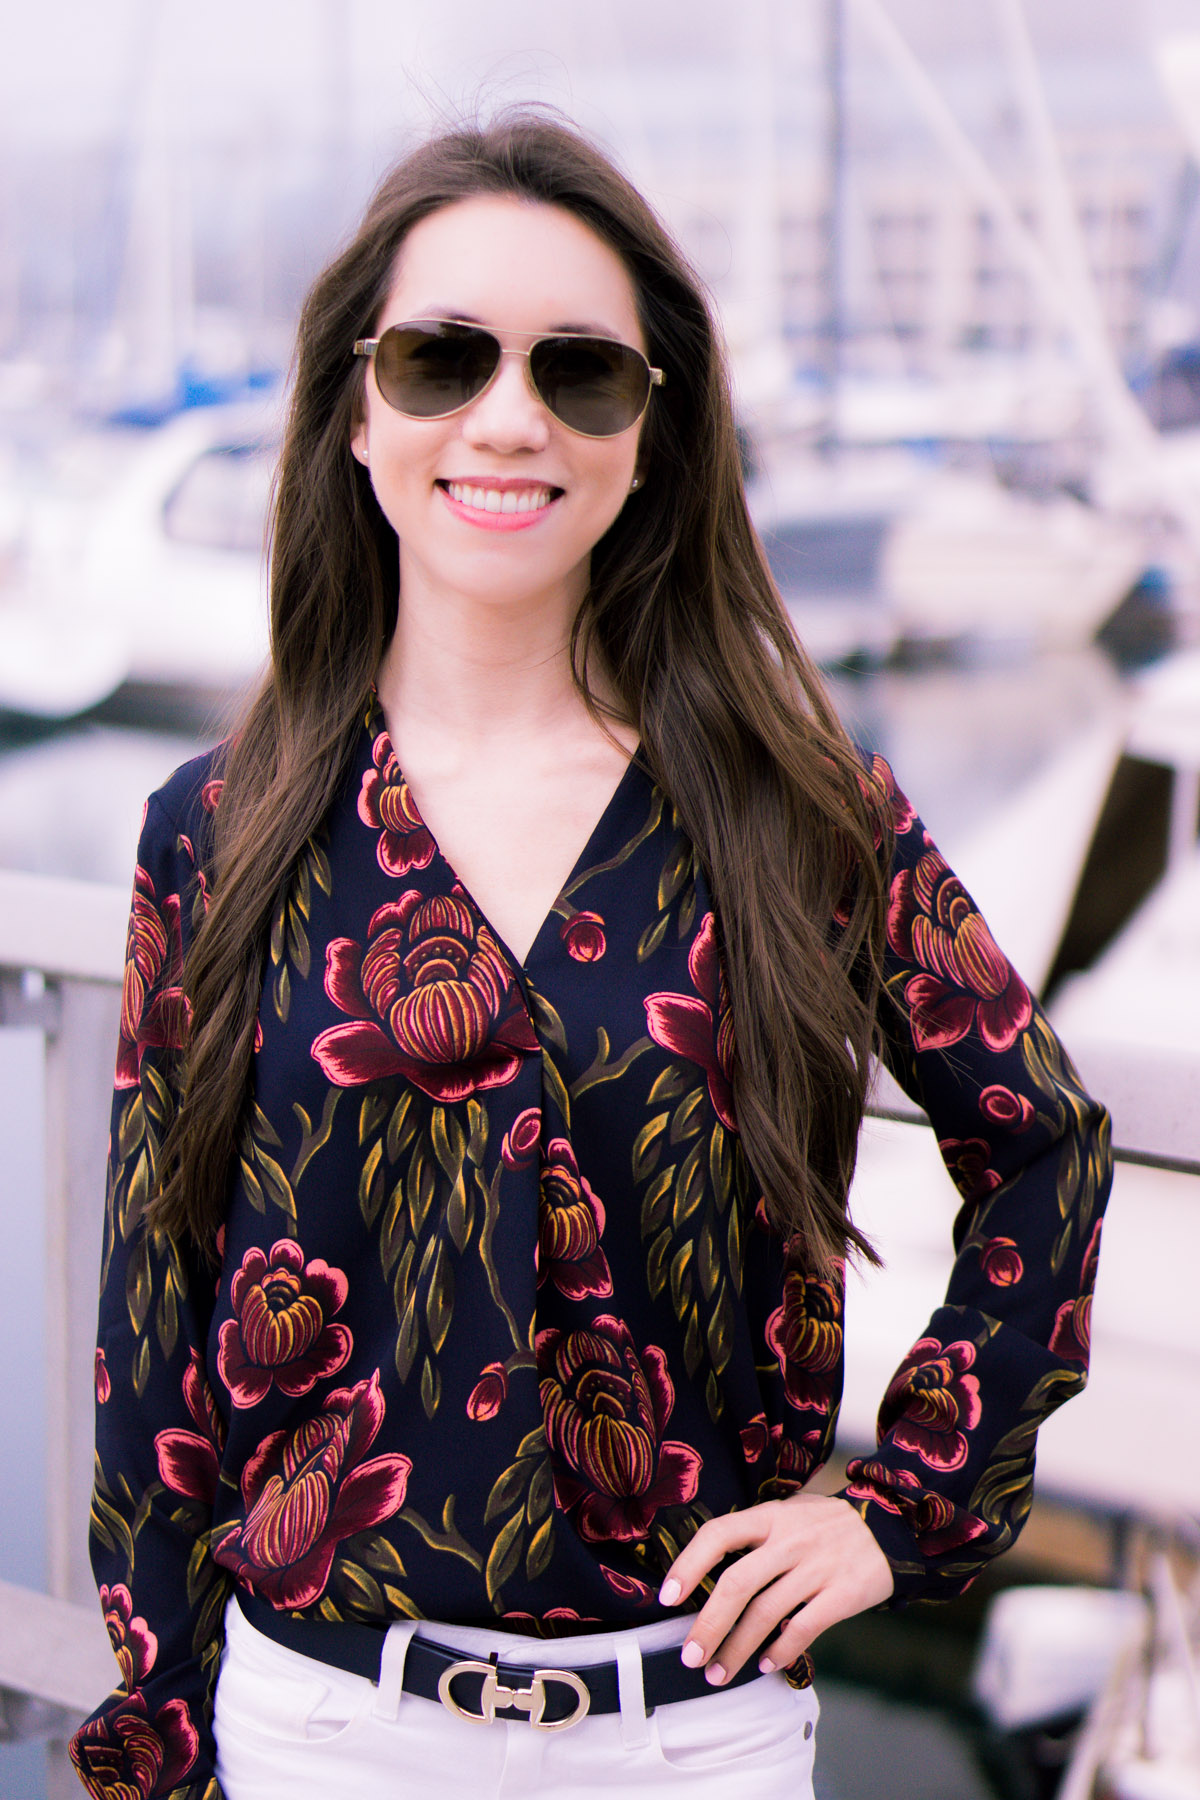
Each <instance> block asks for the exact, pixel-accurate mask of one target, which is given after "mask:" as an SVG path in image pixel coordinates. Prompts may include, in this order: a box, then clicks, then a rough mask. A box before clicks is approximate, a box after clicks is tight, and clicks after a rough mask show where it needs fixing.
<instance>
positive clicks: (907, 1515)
mask: <svg viewBox="0 0 1200 1800" xmlns="http://www.w3.org/2000/svg"><path fill="white" fill-rule="evenodd" d="M849 1469H853V1470H854V1471H855V1472H856V1476H857V1478H856V1479H855V1480H854V1481H850V1482H848V1483H847V1484H846V1492H847V1493H848V1494H853V1495H854V1496H855V1498H856V1499H859V1500H874V1501H875V1503H876V1505H877V1506H882V1507H883V1509H884V1511H885V1512H890V1513H895V1514H896V1515H897V1517H899V1518H903V1519H904V1520H905V1522H906V1523H907V1525H908V1527H909V1529H910V1530H911V1532H912V1534H913V1536H914V1537H915V1539H916V1541H917V1548H918V1549H919V1550H920V1551H921V1553H922V1555H923V1556H940V1555H942V1554H944V1553H945V1552H946V1551H948V1550H960V1549H961V1548H962V1546H963V1545H964V1544H969V1543H971V1542H972V1541H973V1539H975V1538H977V1537H982V1536H983V1534H984V1532H985V1531H986V1530H987V1526H986V1524H985V1523H984V1521H983V1520H982V1519H978V1518H976V1517H975V1515H974V1513H969V1512H966V1511H965V1510H964V1509H963V1508H962V1507H961V1506H955V1505H954V1504H953V1502H952V1501H950V1500H947V1499H946V1497H945V1495H944V1494H936V1493H931V1492H930V1490H929V1489H928V1488H924V1487H922V1486H921V1483H920V1481H919V1480H918V1479H917V1477H916V1476H915V1475H914V1474H913V1472H912V1470H911V1469H890V1468H889V1467H888V1466H887V1464H886V1463H881V1462H874V1461H871V1462H856V1463H852V1464H850V1465H849ZM848 1472H849V1470H848Z"/></svg>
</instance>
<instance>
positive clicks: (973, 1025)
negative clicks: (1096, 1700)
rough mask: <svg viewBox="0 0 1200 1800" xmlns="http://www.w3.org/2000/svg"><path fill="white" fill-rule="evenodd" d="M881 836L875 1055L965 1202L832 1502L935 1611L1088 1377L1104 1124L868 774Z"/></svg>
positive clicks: (886, 777) (895, 799)
mask: <svg viewBox="0 0 1200 1800" xmlns="http://www.w3.org/2000/svg"><path fill="white" fill-rule="evenodd" d="M875 775H876V778H877V780H878V781H879V783H880V785H881V786H882V788H883V791H884V792H885V793H886V795H887V797H888V800H889V803H890V806H891V811H892V818H893V823H894V829H895V851H894V857H893V861H892V867H891V871H890V876H889V890H888V910H887V948H886V960H885V986H886V994H887V998H885V999H884V1001H883V1004H882V1015H881V1016H882V1024H883V1029H884V1037H885V1044H884V1059H885V1061H886V1063H887V1066H888V1068H889V1069H890V1070H891V1072H892V1074H893V1075H894V1076H895V1077H896V1079H897V1080H898V1081H899V1082H900V1084H901V1085H902V1087H903V1088H904V1089H905V1091H906V1092H907V1093H908V1094H909V1095H910V1097H911V1098H912V1099H914V1100H915V1101H917V1103H918V1104H919V1105H920V1106H922V1107H923V1108H924V1110H925V1111H926V1113H927V1114H928V1116H929V1119H930V1122H931V1124H932V1126H933V1129H934V1130H935V1132H936V1133H937V1137H938V1144H939V1148H940V1150H941V1153H942V1157H943V1160H944V1161H945V1164H946V1167H947V1169H948V1170H949V1173H950V1176H951V1179H952V1180H953V1181H954V1184H955V1186H956V1187H957V1188H958V1191H959V1193H960V1195H961V1196H962V1206H961V1209H960V1211H959V1213H958V1216H957V1218H956V1220H955V1225H954V1250H955V1262H954V1268H953V1273H952V1274H951V1277H950V1284H949V1288H948V1290H947V1293H946V1299H945V1302H944V1304H943V1305H942V1306H941V1307H939V1308H938V1310H937V1311H936V1312H935V1313H934V1315H933V1317H932V1319H931V1320H930V1321H929V1324H928V1325H927V1326H926V1327H925V1330H924V1331H923V1332H922V1334H921V1335H920V1337H919V1338H918V1339H917V1341H916V1342H915V1343H914V1345H913V1347H912V1349H911V1350H910V1351H909V1353H908V1355H907V1356H906V1357H905V1359H904V1361H903V1362H902V1363H901V1365H900V1367H899V1368H898V1369H897V1371H896V1373H895V1375H894V1376H893V1377H892V1380H891V1383H890V1385H889V1387H888V1389H887V1392H886V1394H885V1396H884V1399H883V1404H882V1406H881V1408H880V1413H879V1422H878V1446H877V1448H876V1451H875V1453H874V1455H873V1456H871V1457H870V1458H864V1459H859V1460H855V1461H852V1462H851V1463H850V1464H849V1466H848V1477H849V1479H848V1485H847V1486H846V1488H845V1489H844V1490H843V1493H844V1497H845V1498H847V1499H849V1500H850V1501H851V1503H852V1504H853V1505H854V1506H855V1507H856V1508H857V1509H858V1510H859V1511H860V1512H861V1514H862V1516H863V1519H864V1520H865V1522H866V1524H867V1525H868V1526H869V1527H870V1529H871V1531H872V1533H873V1534H874V1536H875V1538H876V1540H877V1541H878V1543H879V1545H880V1547H881V1549H882V1550H883V1552H884V1554H885V1555H886V1557H887V1559H888V1561H889V1563H890V1564H891V1566H892V1571H893V1575H894V1577H895V1600H894V1602H893V1603H896V1602H901V1603H902V1602H903V1601H904V1600H907V1599H911V1598H915V1597H917V1596H923V1597H927V1598H949V1597H950V1596H952V1595H954V1594H957V1593H960V1592H961V1591H962V1590H963V1589H964V1588H966V1587H967V1586H968V1585H969V1583H970V1582H971V1581H972V1580H973V1578H974V1577H975V1576H976V1575H977V1574H978V1573H979V1571H980V1569H981V1568H982V1567H983V1565H984V1563H985V1562H987V1560H988V1559H989V1558H991V1557H993V1556H996V1555H999V1554H1000V1552H1001V1551H1003V1550H1006V1549H1008V1548H1009V1546H1010V1545H1011V1544H1012V1543H1013V1542H1014V1541H1015V1539H1016V1537H1017V1534H1018V1532H1019V1531H1020V1529H1021V1526H1022V1524H1023V1523H1024V1520H1025V1518H1026V1516H1027V1514H1028V1511H1029V1506H1030V1501H1031V1497H1032V1491H1033V1469H1034V1444H1035V1439H1036V1436H1037V1431H1038V1427H1039V1426H1040V1425H1041V1423H1042V1421H1043V1420H1044V1419H1045V1418H1047V1417H1048V1416H1049V1414H1050V1413H1051V1412H1053V1411H1054V1409H1055V1407H1057V1406H1059V1405H1061V1403H1062V1402H1063V1401H1064V1400H1066V1399H1068V1398H1069V1397H1070V1396H1071V1395H1072V1394H1076V1393H1078V1392H1079V1391H1080V1389H1081V1388H1082V1387H1083V1385H1084V1382H1085V1380H1086V1377H1087V1362H1088V1347H1089V1321H1090V1311H1091V1293H1092V1287H1093V1284H1094V1281H1095V1276H1096V1263H1097V1256H1098V1252H1099V1244H1100V1222H1101V1215H1102V1213H1103V1210H1104V1205H1105V1202H1106V1200H1107V1197H1108V1190H1109V1185H1110V1181H1111V1156H1110V1150H1109V1121H1108V1115H1107V1114H1106V1112H1105V1111H1104V1109H1103V1107H1101V1106H1099V1105H1098V1104H1097V1103H1096V1102H1095V1101H1094V1100H1092V1099H1091V1098H1090V1097H1089V1096H1088V1094H1087V1093H1086V1092H1085V1091H1084V1089H1083V1087H1082V1085H1081V1083H1080V1080H1079V1077H1078V1075H1077V1074H1076V1072H1075V1070H1074V1068H1073V1067H1072V1065H1071V1062H1070V1059H1069V1057H1068V1056H1067V1054H1066V1052H1065V1050H1064V1049H1063V1046H1062V1045H1061V1043H1060V1042H1059V1041H1058V1039H1057V1037H1056V1036H1055V1034H1054V1032H1053V1030H1052V1029H1051V1027H1050V1025H1049V1024H1048V1023H1047V1021H1046V1018H1045V1016H1044V1014H1043V1013H1042V1012H1041V1010H1040V1009H1039V1007H1038V1005H1037V1003H1036V1002H1035V1000H1034V999H1033V997H1032V996H1031V994H1030V992H1029V990H1028V988H1027V987H1026V986H1025V983H1024V982H1023V981H1022V980H1021V978H1020V976H1019V975H1018V974H1017V973H1016V971H1015V970H1014V969H1013V968H1012V967H1011V965H1010V964H1009V963H1008V962H1007V960H1006V959H1005V957H1004V956H1003V954H1002V953H1001V951H1000V950H999V949H998V948H997V946H996V943H995V940H994V939H993V938H992V935H991V933H990V932H989V930H988V928H987V925H986V924H985V923H984V920H983V918H982V916H981V914H980V913H979V911H978V910H977V908H976V907H975V905H974V903H973V901H972V900H971V897H970V895H969V894H968V893H967V892H966V890H965V888H964V887H963V885H962V883H961V882H960V881H959V880H958V878H957V877H956V876H955V875H954V873H953V871H952V870H951V869H949V868H948V867H947V865H946V863H945V861H944V860H943V858H942V857H941V855H940V854H939V852H938V850H937V849H936V847H935V845H934V844H933V842H932V840H931V839H930V837H929V835H928V833H927V832H926V831H925V828H924V826H923V825H922V823H921V821H920V819H919V818H918V817H917V816H916V814H915V813H914V811H913V809H912V807H911V806H910V805H909V804H908V802H907V801H906V800H905V798H904V796H903V795H902V794H901V793H899V792H898V790H897V789H896V786H895V783H894V780H893V779H892V775H891V771H890V769H888V767H887V765H886V764H885V763H883V761H882V759H881V758H876V759H875Z"/></svg>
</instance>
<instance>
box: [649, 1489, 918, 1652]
mask: <svg viewBox="0 0 1200 1800" xmlns="http://www.w3.org/2000/svg"><path fill="white" fill-rule="evenodd" d="M751 1546H752V1547H751ZM737 1549H745V1550H746V1551H747V1553H746V1554H745V1555H744V1556H741V1557H739V1558H738V1560H737V1561H736V1562H734V1563H732V1564H731V1565H730V1567H729V1568H727V1569H726V1570H724V1572H723V1573H722V1574H721V1576H720V1577H719V1579H718V1580H717V1582H716V1584H715V1586H714V1588H713V1591H712V1593H711V1595H710V1596H709V1598H708V1600H707V1601H706V1602H705V1604H704V1606H703V1607H701V1609H700V1610H699V1612H698V1613H697V1615H696V1618H695V1620H694V1621H693V1623H692V1626H691V1629H690V1631H689V1633H688V1638H687V1642H686V1643H685V1644H684V1646H683V1649H682V1651H681V1652H680V1654H681V1657H682V1659H683V1661H684V1662H685V1663H686V1664H687V1665H688V1666H689V1667H690V1668H699V1667H700V1666H701V1665H707V1672H708V1679H709V1680H710V1681H712V1682H713V1683H714V1684H716V1685H719V1684H720V1683H721V1682H723V1681H725V1680H728V1679H729V1678H730V1677H731V1676H733V1675H735V1674H736V1673H737V1672H738V1670H739V1669H740V1668H741V1667H742V1665H743V1664H744V1663H745V1662H746V1660H747V1658H748V1657H750V1656H751V1655H753V1654H754V1653H755V1652H756V1651H758V1650H759V1648H760V1646H763V1645H767V1646H768V1648H767V1649H766V1650H764V1652H763V1655H762V1659H761V1662H760V1667H762V1668H763V1670H764V1673H766V1672H767V1671H768V1670H769V1669H772V1668H783V1667H786V1666H787V1665H788V1664H789V1663H791V1662H794V1661H795V1659H796V1657H797V1656H799V1655H800V1654H801V1652H802V1651H804V1650H806V1649H807V1648H808V1646H809V1645H810V1644H811V1643H812V1642H813V1640H814V1639H815V1638H817V1637H818V1636H819V1635H820V1633H821V1632H822V1631H825V1630H827V1629H828V1627H829V1626H830V1625H833V1624H836V1623H837V1621H838V1620H840V1619H846V1618H849V1617H850V1616H851V1615H852V1614H853V1613H856V1612H860V1611H861V1610H862V1609H863V1608H864V1607H868V1606H875V1605H879V1604H881V1603H882V1602H883V1601H884V1600H886V1599H887V1598H888V1596H889V1595H890V1593H891V1591H892V1573H891V1568H890V1566H889V1564H888V1562H887V1559H886V1558H885V1557H884V1555H883V1553H882V1551H881V1550H880V1549H879V1546H878V1544H877V1543H876V1541H875V1539H874V1538H873V1536H872V1535H871V1533H870V1532H869V1531H868V1529H867V1527H866V1526H865V1525H864V1524H863V1521H862V1519H861V1518H860V1517H859V1515H858V1514H857V1513H856V1512H855V1511H854V1509H853V1508H852V1507H850V1506H848V1505H847V1504H846V1502H845V1501H843V1500H841V1499H840V1498H829V1497H826V1496H815V1495H814V1496H811V1497H810V1496H807V1495H795V1496H793V1497H792V1498H791V1499H789V1500H785V1501H772V1502H766V1503H764V1504H762V1505H759V1506H756V1507H751V1508H748V1509H747V1511H745V1512H744V1513H734V1514H730V1515H728V1516H727V1517H725V1518H722V1519H712V1520H709V1521H708V1522H707V1523H706V1524H705V1525H704V1526H702V1527H701V1529H700V1530H699V1531H698V1532H697V1533H696V1536H695V1537H694V1538H693V1539H692V1541H691V1542H690V1543H689V1544H688V1546H687V1547H686V1549H685V1550H683V1551H682V1552H681V1553H680V1555H679V1556H678V1557H677V1558H676V1560H675V1562H674V1563H673V1564H672V1566H671V1568H670V1570H669V1571H668V1575H667V1579H666V1581H664V1583H663V1586H662V1588H661V1589H660V1598H661V1599H662V1601H663V1603H664V1605H668V1606H670V1605H675V1604H678V1603H679V1602H680V1601H682V1600H684V1599H686V1598H687V1596H688V1595H689V1594H690V1593H692V1592H693V1591H694V1589H695V1587H696V1584H697V1582H699V1581H700V1580H702V1579H703V1577H704V1576H705V1575H706V1574H708V1573H709V1572H710V1571H711V1570H712V1569H713V1568H714V1567H715V1566H716V1564H717V1563H719V1562H720V1561H721V1559H722V1558H723V1557H725V1556H728V1555H729V1554H730V1553H731V1551H734V1550H737ZM781 1626H782V1630H781V1629H780V1627H781Z"/></svg>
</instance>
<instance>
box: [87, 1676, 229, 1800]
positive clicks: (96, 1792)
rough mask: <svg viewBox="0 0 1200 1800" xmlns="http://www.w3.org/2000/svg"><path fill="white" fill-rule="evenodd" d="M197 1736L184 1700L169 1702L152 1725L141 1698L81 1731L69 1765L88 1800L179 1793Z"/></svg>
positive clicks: (138, 1799)
mask: <svg viewBox="0 0 1200 1800" xmlns="http://www.w3.org/2000/svg"><path fill="white" fill-rule="evenodd" d="M199 1749H200V1736H199V1733H198V1732H197V1730H196V1727H195V1726H194V1725H193V1724H192V1720H191V1715H190V1713H189V1712H188V1709H187V1705H186V1703H185V1702H184V1701H183V1700H168V1701H167V1703H166V1705H165V1706H160V1707H159V1709H158V1711H157V1713H156V1714H155V1715H154V1722H153V1724H152V1723H151V1721H150V1718H149V1716H148V1714H147V1711H146V1701H145V1697H144V1696H143V1695H142V1694H131V1695H130V1697H129V1699H128V1700H123V1701H122V1702H121V1704H120V1706H118V1707H116V1708H115V1709H114V1711H112V1712H109V1713H102V1714H101V1715H100V1717H99V1718H97V1719H89V1720H88V1722H87V1724H86V1725H81V1726H80V1728H79V1730H78V1731H77V1732H76V1733H75V1736H74V1737H73V1738H72V1739H71V1761H72V1762H73V1763H74V1765H75V1768H76V1770H77V1771H78V1774H79V1779H80V1781H81V1782H82V1783H83V1785H84V1787H85V1788H86V1789H87V1791H88V1793H89V1794H91V1796H92V1800H149V1797H150V1795H151V1794H167V1793H170V1791H171V1789H172V1788H174V1787H177V1786H178V1784H179V1783H180V1781H182V1779H183V1777H184V1776H185V1775H186V1774H187V1772H188V1770H189V1769H190V1768H191V1766H192V1764H193V1763H194V1762H195V1760H196V1756H197V1753H198V1752H199Z"/></svg>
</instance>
